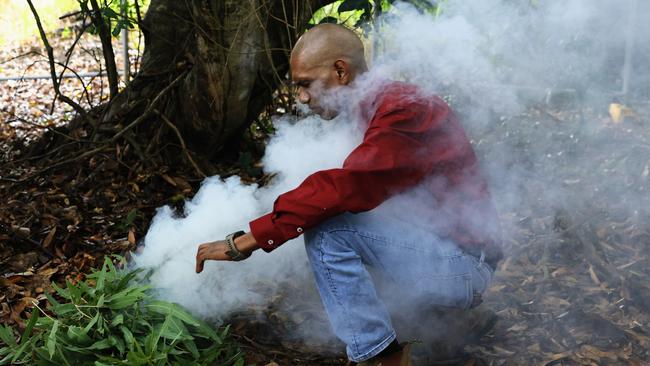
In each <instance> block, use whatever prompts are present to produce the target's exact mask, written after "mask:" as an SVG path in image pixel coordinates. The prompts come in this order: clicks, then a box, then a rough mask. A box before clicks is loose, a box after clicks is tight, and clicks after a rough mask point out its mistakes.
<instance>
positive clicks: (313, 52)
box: [291, 24, 368, 73]
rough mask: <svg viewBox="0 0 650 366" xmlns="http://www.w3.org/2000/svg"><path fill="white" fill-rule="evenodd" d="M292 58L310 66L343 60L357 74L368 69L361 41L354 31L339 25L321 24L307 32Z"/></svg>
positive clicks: (294, 50) (297, 45)
mask: <svg viewBox="0 0 650 366" xmlns="http://www.w3.org/2000/svg"><path fill="white" fill-rule="evenodd" d="M291 58H292V59H294V58H298V59H300V60H301V61H302V62H304V63H305V64H306V65H310V66H312V65H313V66H315V65H319V64H323V63H325V64H330V63H331V64H333V63H334V62H336V61H337V60H343V61H345V62H347V63H348V65H349V66H350V68H351V69H352V70H353V71H354V72H355V73H358V72H365V71H366V70H367V69H368V67H367V66H366V60H365V56H364V51H363V43H362V42H361V39H360V38H359V36H357V34H356V33H355V32H354V31H352V30H350V29H348V28H346V27H344V26H342V25H338V24H319V25H317V26H315V27H314V28H312V29H310V30H309V31H307V32H306V33H305V34H303V35H302V37H300V38H299V39H298V42H296V45H295V47H294V48H293V51H292V52H291Z"/></svg>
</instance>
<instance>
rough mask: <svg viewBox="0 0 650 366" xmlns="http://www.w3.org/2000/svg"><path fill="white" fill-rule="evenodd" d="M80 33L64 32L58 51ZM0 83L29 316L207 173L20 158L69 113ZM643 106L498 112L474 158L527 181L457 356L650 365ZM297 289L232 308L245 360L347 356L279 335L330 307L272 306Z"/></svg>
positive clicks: (78, 59)
mask: <svg viewBox="0 0 650 366" xmlns="http://www.w3.org/2000/svg"><path fill="white" fill-rule="evenodd" d="M71 41H72V40H71V39H69V38H66V37H60V38H57V39H55V42H53V43H55V48H56V49H58V50H59V52H62V51H61V50H65V49H66V45H69V44H70V42H71ZM98 47H99V45H98V44H97V43H96V42H94V41H93V40H92V39H86V40H84V41H83V48H85V49H86V51H83V52H82V53H80V54H78V55H73V57H71V62H70V67H71V68H73V69H75V70H76V71H79V72H80V71H99V70H97V69H96V66H95V65H97V61H96V60H95V58H94V57H99V55H101V52H99V48H98ZM40 49H41V45H40V43H38V42H37V40H34V42H33V43H29V44H23V45H20V46H16V47H13V48H11V49H5V50H2V53H0V67H1V69H0V74H1V75H4V76H6V75H16V74H18V75H21V74H23V73H25V74H31V75H33V74H48V70H47V66H46V63H45V62H44V57H43V56H42V55H39V54H38V52H40ZM19 56H20V57H19ZM60 56H61V55H60ZM134 57H137V55H134ZM86 84H87V85H86V86H82V87H80V85H81V84H80V82H79V81H76V80H75V79H69V81H66V82H65V83H64V87H63V92H64V93H66V94H67V95H69V96H71V97H72V98H73V99H75V100H80V101H81V103H82V105H83V106H84V107H90V106H93V105H97V104H99V103H101V102H102V101H104V100H105V98H106V95H107V92H106V88H105V85H104V84H102V81H101V78H95V79H94V80H92V81H89V82H87V83H86ZM0 92H1V93H0V145H1V148H0V196H1V197H2V200H1V201H0V289H1V291H0V322H2V323H5V324H11V325H13V326H17V327H22V326H23V320H21V319H25V312H26V311H31V308H33V306H34V305H33V303H34V302H36V303H41V304H44V303H45V302H46V299H45V296H44V293H45V292H47V291H50V290H51V285H50V284H51V282H56V283H59V284H60V283H63V282H64V281H65V279H72V280H75V279H80V278H83V276H84V274H85V273H88V272H89V271H90V270H91V269H92V268H97V267H99V266H100V264H101V262H102V261H103V257H104V255H106V254H111V253H118V254H125V255H128V253H129V252H130V251H132V250H135V249H136V247H137V243H138V241H139V240H140V239H141V238H142V237H143V236H144V234H145V233H146V232H147V229H148V226H149V223H150V220H151V218H152V217H153V215H154V214H155V210H156V208H158V207H160V206H163V205H166V204H169V205H172V206H179V205H180V204H182V202H183V201H184V199H185V198H189V197H192V195H193V194H194V193H196V191H197V190H198V187H199V185H200V182H201V179H200V178H197V177H196V176H195V174H194V172H193V171H192V170H191V169H187V170H185V171H183V170H179V169H171V168H170V167H165V166H157V167H155V169H153V168H151V167H147V166H144V165H142V164H141V163H140V162H138V160H137V158H134V157H133V156H132V155H133V154H128V153H127V152H125V150H128V149H127V147H126V146H121V145H119V144H118V146H116V147H115V148H114V149H113V150H111V151H110V153H102V154H98V155H96V156H93V157H89V158H88V159H85V160H80V161H77V162H75V163H74V164H68V165H63V166H60V167H57V168H55V169H50V168H51V167H52V165H53V164H54V163H56V158H57V155H56V154H55V153H52V154H48V153H45V154H41V155H38V156H33V157H31V158H29V159H24V158H22V154H23V153H24V152H25V151H27V150H28V149H29V146H31V144H33V143H35V141H38V139H39V138H41V137H42V136H44V135H47V134H48V133H49V134H56V133H57V132H56V131H58V130H55V127H56V126H59V125H64V124H65V123H66V122H67V121H68V120H70V119H71V118H72V114H71V113H70V111H68V110H67V108H66V106H64V105H63V104H62V103H60V102H57V103H56V104H55V106H54V107H53V108H52V96H53V95H54V94H53V92H52V88H51V81H50V80H24V81H9V82H4V83H2V84H0ZM86 93H87V94H88V95H86ZM633 107H634V108H635V110H636V116H635V117H633V118H629V119H628V120H626V121H623V122H622V123H619V124H614V123H612V122H611V120H610V117H609V116H608V115H607V106H606V105H603V106H596V107H594V106H587V105H583V104H575V103H574V104H569V105H564V106H561V107H551V106H548V105H537V106H532V107H530V108H529V109H527V110H525V111H523V112H520V113H517V114H516V115H512V116H494V117H492V119H493V121H491V123H490V126H491V127H490V128H489V129H488V130H486V131H485V132H484V133H483V134H482V135H481V137H480V138H477V139H475V141H474V142H475V146H476V148H477V151H479V155H481V154H484V155H485V156H486V160H488V161H489V160H490V159H502V160H503V159H505V160H508V164H509V166H512V167H517V169H519V170H520V174H518V175H517V176H518V177H519V178H520V181H518V182H515V184H513V185H509V186H507V187H505V186H503V187H499V186H496V187H494V188H493V190H494V192H493V193H494V196H495V198H496V199H497V200H498V201H499V200H503V201H506V200H512V199H513V195H514V196H516V197H517V199H516V203H509V204H503V205H501V206H502V207H504V208H505V209H504V210H502V211H501V213H500V214H501V220H502V223H503V225H504V232H505V234H506V240H505V250H506V258H505V260H504V261H502V262H501V263H500V265H499V268H498V270H497V272H496V276H495V280H494V283H493V286H492V287H491V288H490V290H489V291H488V292H487V294H486V296H485V300H486V301H485V306H486V307H488V308H490V309H492V310H493V311H494V312H495V313H496V315H497V316H498V321H497V323H496V325H495V326H494V328H493V329H492V330H490V331H489V332H488V333H487V334H485V335H483V336H482V337H481V338H480V339H479V340H478V341H476V342H472V344H468V345H467V346H466V347H465V352H467V354H469V355H470V357H468V358H467V359H466V360H465V361H463V363H462V364H464V365H468V366H469V365H479V364H488V365H540V366H541V365H547V366H551V365H623V364H624V365H650V362H649V361H648V360H650V286H649V285H648V284H650V202H649V201H650V195H649V194H648V189H650V178H649V175H650V158H649V157H650V154H649V152H650V142H649V139H650V129H648V123H650V109H649V108H648V105H647V104H639V105H634V106H633ZM46 147H47V146H46ZM45 151H47V149H45ZM499 151H510V152H516V154H509V155H508V156H507V157H506V158H504V157H503V156H501V155H500V153H499ZM229 174H242V175H245V171H243V170H238V169H237V168H235V169H233V170H230V171H229ZM245 178H246V180H248V181H253V180H254V179H253V178H252V177H245ZM513 187H515V188H516V189H515V192H513ZM549 191H553V192H555V193H554V194H553V195H550V194H549ZM295 293H296V291H294V289H292V288H291V284H287V285H286V290H284V291H280V292H279V294H282V295H280V296H276V297H275V298H274V300H273V303H272V304H270V305H269V307H268V308H266V309H260V310H259V311H258V313H260V314H261V315H262V316H258V315H260V314H257V315H255V314H253V315H250V314H249V315H250V316H249V315H246V314H237V315H233V318H232V329H233V333H234V334H235V336H236V337H237V338H238V339H239V341H240V342H241V344H242V347H243V349H244V350H245V351H246V352H247V355H248V356H247V358H248V360H249V361H250V362H256V363H257V364H267V363H271V362H275V363H277V364H279V365H342V364H344V361H343V358H342V355H341V354H340V353H339V354H338V355H334V356H331V355H329V356H328V354H329V353H325V352H321V351H320V350H319V349H318V348H317V346H316V345H310V344H304V343H296V342H291V341H287V340H286V337H283V334H288V333H291V331H292V329H295V328H296V327H297V326H299V325H300V324H299V322H301V321H304V319H306V318H309V317H317V318H319V319H320V318H322V314H317V315H305V316H302V317H297V316H295V314H277V313H276V309H278V308H281V306H279V303H280V302H283V301H288V300H287V299H292V298H291V296H295ZM301 299H302V300H305V299H303V298H302V297H301ZM292 301H293V300H292ZM305 301H306V300H305ZM276 305H278V306H276ZM284 308H286V307H284ZM301 319H302V320H301ZM328 352H329V351H328Z"/></svg>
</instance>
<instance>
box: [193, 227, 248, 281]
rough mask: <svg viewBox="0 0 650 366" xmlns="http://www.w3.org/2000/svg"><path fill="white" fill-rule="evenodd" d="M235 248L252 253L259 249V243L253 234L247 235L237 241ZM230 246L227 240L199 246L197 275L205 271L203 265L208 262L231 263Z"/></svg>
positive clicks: (245, 252)
mask: <svg viewBox="0 0 650 366" xmlns="http://www.w3.org/2000/svg"><path fill="white" fill-rule="evenodd" d="M235 247H237V250H239V251H240V252H242V253H244V254H248V253H252V252H253V251H254V250H256V249H258V248H259V247H258V246H257V242H256V241H255V238H254V237H253V235H252V234H251V233H246V234H244V235H242V236H240V237H238V238H237V239H235ZM228 250H229V248H228V244H226V241H225V240H217V241H213V242H209V243H204V244H201V245H199V250H198V251H197V252H196V273H201V272H202V271H203V264H204V262H205V261H206V260H215V261H229V260H231V258H230V256H229V255H228V254H226V253H227V252H228Z"/></svg>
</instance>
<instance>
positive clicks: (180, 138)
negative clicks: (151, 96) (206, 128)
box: [154, 109, 207, 178]
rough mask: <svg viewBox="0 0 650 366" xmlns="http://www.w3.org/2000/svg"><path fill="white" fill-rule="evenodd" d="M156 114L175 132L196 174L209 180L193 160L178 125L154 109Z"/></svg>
mask: <svg viewBox="0 0 650 366" xmlns="http://www.w3.org/2000/svg"><path fill="white" fill-rule="evenodd" d="M154 113H156V114H157V115H158V116H160V118H161V119H162V120H163V121H164V122H165V123H166V124H167V126H169V128H171V129H172V130H174V132H175V133H176V137H178V142H180V144H181V147H182V148H183V152H184V153H185V156H187V160H189V161H190V163H191V164H192V166H193V167H194V170H196V172H197V173H199V175H200V176H201V177H203V178H207V175H205V173H203V171H202V170H201V168H199V166H198V165H197V164H196V162H195V161H194V159H192V155H190V152H189V150H187V146H186V145H185V140H183V137H182V136H181V132H180V131H179V130H178V128H177V127H176V125H174V124H173V123H172V121H170V120H169V118H167V117H166V116H165V115H164V114H162V113H160V112H159V111H158V110H157V109H154Z"/></svg>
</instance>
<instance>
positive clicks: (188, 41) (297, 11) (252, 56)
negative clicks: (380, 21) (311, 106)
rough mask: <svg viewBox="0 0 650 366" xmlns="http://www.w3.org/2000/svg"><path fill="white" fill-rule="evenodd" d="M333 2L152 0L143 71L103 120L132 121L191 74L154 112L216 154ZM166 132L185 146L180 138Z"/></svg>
mask: <svg viewBox="0 0 650 366" xmlns="http://www.w3.org/2000/svg"><path fill="white" fill-rule="evenodd" d="M329 2H332V1H331V0H330V1H327V0H245V1H242V0H183V1H177V0H152V1H151V4H150V6H149V9H148V10H147V13H146V15H145V17H144V19H143V24H141V27H142V29H143V33H144V36H145V50H144V53H143V57H142V66H141V70H140V72H139V73H138V74H137V75H136V76H135V78H134V79H133V80H132V82H131V83H130V84H129V86H128V87H127V88H126V89H125V90H123V91H122V92H121V93H120V94H119V95H118V96H117V97H116V98H115V99H114V100H113V101H112V102H111V105H110V106H109V107H108V110H107V113H106V114H105V116H104V119H103V122H111V123H119V124H120V125H123V126H126V125H128V124H129V123H131V122H132V121H133V120H135V118H137V117H138V116H139V115H140V114H142V112H143V111H144V110H145V108H146V107H147V105H148V104H149V103H150V102H151V101H152V100H153V99H154V98H155V97H156V96H157V95H158V94H159V93H160V92H161V90H163V89H164V88H165V87H166V86H168V85H169V83H170V82H171V80H174V79H175V78H177V77H178V75H180V73H181V72H186V73H185V74H184V75H183V76H182V79H181V80H180V81H179V82H178V83H177V84H175V86H174V87H173V88H172V89H171V90H169V91H168V92H166V95H165V96H163V97H161V98H160V99H159V102H158V103H157V105H156V106H155V109H156V111H158V112H159V113H162V114H164V115H165V116H166V117H167V118H168V119H169V120H170V121H172V123H174V124H175V125H176V127H178V130H179V131H180V133H181V135H182V137H183V139H184V140H185V143H186V144H187V147H188V148H189V149H190V150H192V151H194V152H198V153H201V154H202V155H204V156H205V157H207V158H208V159H212V160H214V159H217V158H218V155H219V151H220V149H221V148H222V147H223V146H224V143H225V142H227V141H228V139H230V138H232V137H233V136H235V135H237V134H238V133H239V132H241V131H242V130H243V129H244V128H246V127H247V126H248V125H249V124H250V123H251V122H252V121H253V120H254V119H255V118H256V117H257V116H258V115H259V114H260V113H261V111H262V110H263V108H264V107H265V106H266V105H268V103H269V102H270V101H271V95H272V93H273V92H274V91H275V90H276V89H277V87H278V85H280V83H281V82H282V81H283V80H284V79H285V78H286V74H287V72H288V69H289V63H288V56H289V52H290V50H291V47H292V46H293V44H294V43H295V40H296V39H297V37H298V36H299V35H300V33H301V32H302V31H303V30H304V29H305V27H306V25H307V23H308V21H309V19H310V18H311V16H312V14H313V12H314V11H316V10H317V9H318V8H319V7H321V6H323V5H325V4H326V3H329ZM160 120H161V118H160V117H159V116H157V115H155V114H153V115H152V118H151V119H149V120H147V122H143V123H141V124H139V126H138V127H137V128H136V130H137V131H139V132H142V131H146V130H147V129H149V130H152V129H154V128H158V127H159V126H161V125H164V123H162V124H161V123H156V122H158V121H160ZM145 123H148V125H146V124H145ZM167 136H168V137H167V138H169V139H174V140H175V141H169V142H171V143H174V144H177V143H178V136H177V135H175V134H167ZM164 142H165V141H163V143H164Z"/></svg>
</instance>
